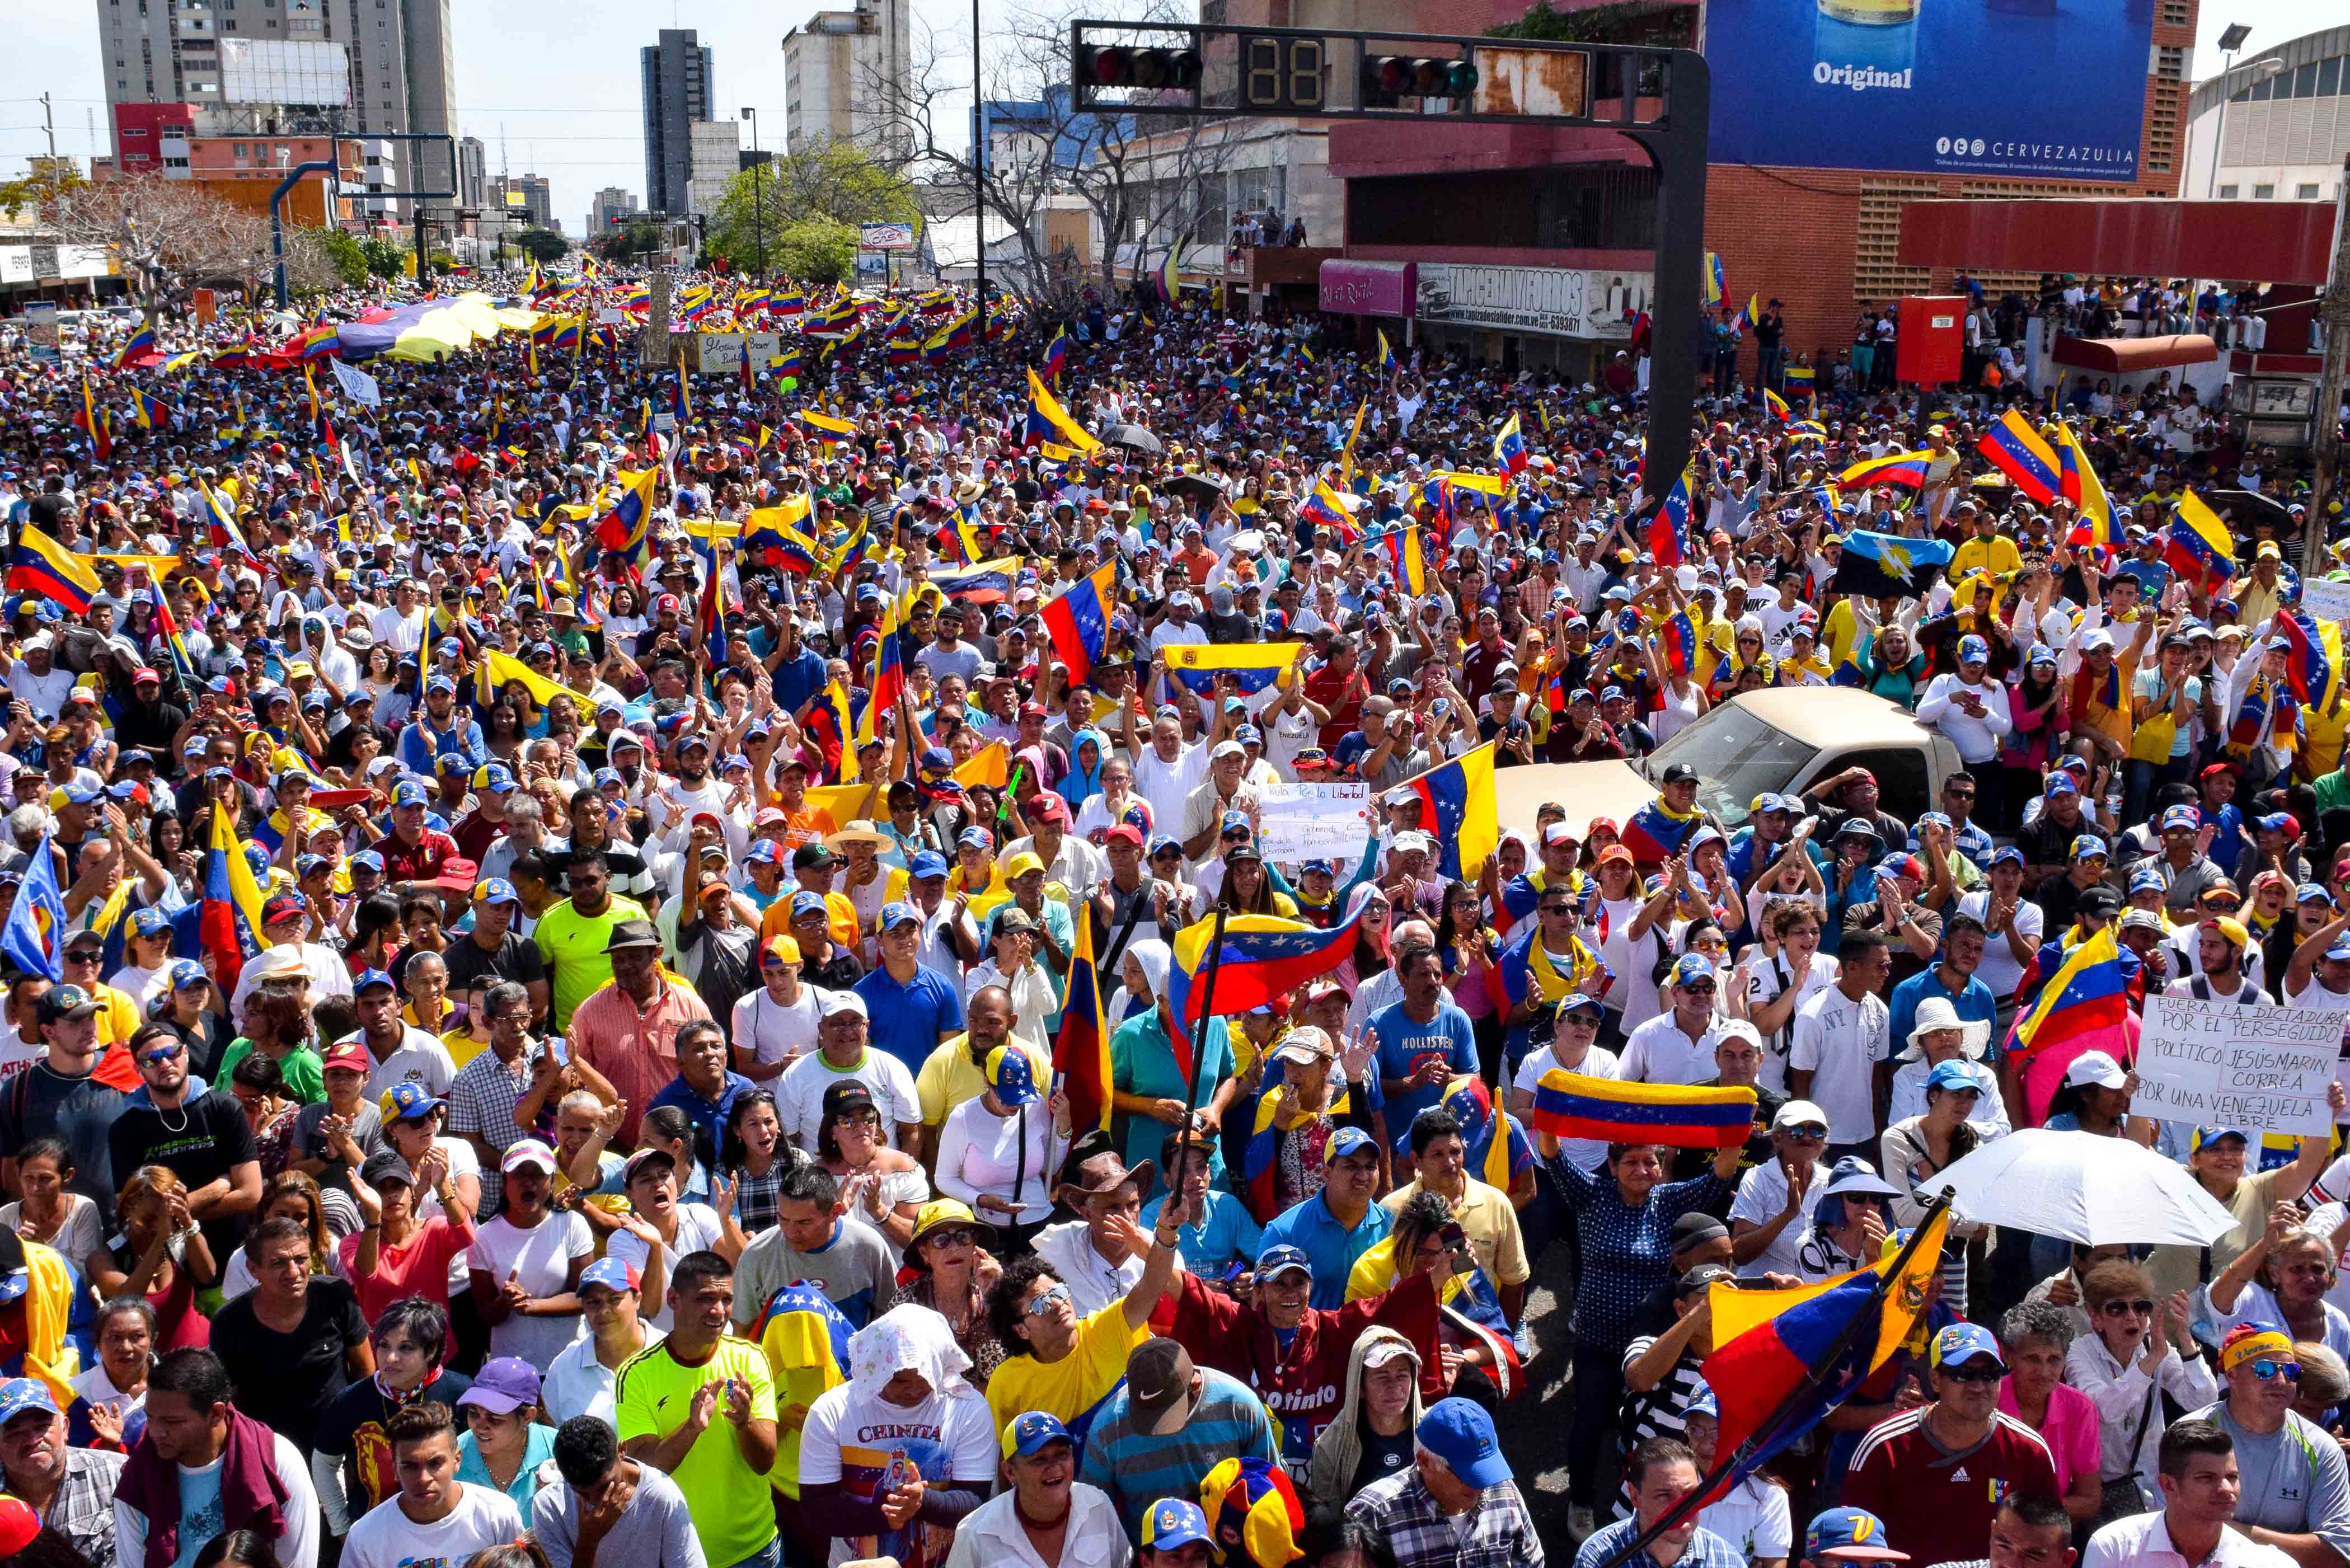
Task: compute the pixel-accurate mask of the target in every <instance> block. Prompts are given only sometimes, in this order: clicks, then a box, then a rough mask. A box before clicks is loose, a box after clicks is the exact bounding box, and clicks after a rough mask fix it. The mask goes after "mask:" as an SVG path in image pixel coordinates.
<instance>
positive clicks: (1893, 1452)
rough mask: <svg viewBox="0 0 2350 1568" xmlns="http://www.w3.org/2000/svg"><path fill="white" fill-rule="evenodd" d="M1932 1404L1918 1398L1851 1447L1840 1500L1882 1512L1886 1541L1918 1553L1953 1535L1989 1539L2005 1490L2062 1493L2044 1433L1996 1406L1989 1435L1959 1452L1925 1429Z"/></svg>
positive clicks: (1935, 1547) (1962, 1538) (1938, 1546)
mask: <svg viewBox="0 0 2350 1568" xmlns="http://www.w3.org/2000/svg"><path fill="white" fill-rule="evenodd" d="M1931 1408H1932V1407H1931V1406H1920V1407H1918V1408H1917V1409H1915V1410H1904V1411H1903V1412H1901V1414H1899V1415H1898V1416H1895V1417H1890V1418H1888V1419H1887V1420H1883V1421H1879V1422H1878V1423H1877V1425H1876V1426H1874V1427H1871V1428H1869V1429H1868V1435H1867V1436H1866V1437H1865V1438H1862V1439H1861V1440H1860V1447H1859V1448H1858V1449H1855V1450H1854V1451H1853V1456H1852V1470H1851V1473H1850V1474H1848V1475H1846V1477H1845V1482H1844V1498H1843V1501H1846V1502H1847V1503H1849V1504H1851V1505H1852V1506H1853V1507H1855V1508H1865V1509H1866V1510H1868V1511H1869V1512H1871V1513H1873V1514H1875V1515H1877V1518H1879V1519H1881V1520H1883V1521H1885V1533H1886V1538H1887V1544H1888V1545H1890V1546H1893V1547H1895V1548H1897V1549H1898V1550H1900V1551H1904V1552H1910V1553H1911V1554H1912V1555H1913V1556H1914V1555H1915V1554H1916V1553H1918V1552H1926V1553H1928V1554H1929V1555H1931V1554H1933V1553H1936V1552H1939V1551H1940V1549H1941V1548H1942V1547H1943V1546H1946V1545H1949V1544H1950V1543H1952V1542H1961V1543H1962V1542H1975V1541H1988V1540H1990V1539H1991V1515H1993V1514H1994V1513H1997V1512H1998V1511H1999V1500H2000V1499H2001V1498H2002V1497H2005V1496H2006V1495H2008V1494H2009V1493H2010V1492H2019V1491H2036V1492H2041V1493H2043V1494H2045V1495H2047V1496H2049V1497H2054V1496H2056V1495H2057V1492H2056V1462H2055V1460H2054V1459H2053V1458H2052V1457H2051V1456H2050V1454H2049V1452H2048V1445H2047V1444H2046V1443H2044V1442H2043V1441H2041V1438H2040V1434H2039V1433H2037V1432H2035V1431H2033V1429H2032V1428H2029V1427H2027V1426H2025V1425H2024V1424H2023V1423H2022V1422H2021V1421H2019V1420H2017V1419H2016V1418H2015V1417H2012V1416H2010V1415H2008V1414H2006V1413H2005V1412H2003V1411H1995V1412H1993V1414H1992V1416H1991V1435H1990V1436H1989V1437H1987V1438H1984V1439H1983V1440H1982V1441H1981V1443H1978V1444H1977V1445H1976V1446H1975V1447H1973V1448H1971V1449H1967V1450H1966V1451H1965V1452H1963V1453H1956V1454H1954V1453H1950V1452H1949V1451H1948V1450H1946V1449H1943V1447H1942V1446H1941V1445H1940V1444H1939V1443H1938V1442H1936V1441H1935V1440H1934V1438H1932V1436H1931V1435H1930V1434H1929V1432H1928V1430H1927V1428H1926V1415H1927V1412H1928V1411H1929V1410H1930V1409H1931ZM1910 1543H1914V1544H1910Z"/></svg>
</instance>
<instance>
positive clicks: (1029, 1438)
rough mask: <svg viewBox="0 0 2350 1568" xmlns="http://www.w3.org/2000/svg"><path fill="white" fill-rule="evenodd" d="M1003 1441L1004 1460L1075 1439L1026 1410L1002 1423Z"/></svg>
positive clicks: (1042, 1414)
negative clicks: (1046, 1445) (1048, 1445)
mask: <svg viewBox="0 0 2350 1568" xmlns="http://www.w3.org/2000/svg"><path fill="white" fill-rule="evenodd" d="M1047 1443H1067V1444H1070V1445H1071V1446H1072V1447H1074V1446H1075V1445H1076V1438H1072V1437H1071V1436H1070V1435H1069V1428H1067V1427H1066V1426H1064V1425H1062V1424H1061V1418H1060V1417H1058V1416H1055V1415H1054V1414H1053V1413H1052V1412H1051V1411H1049V1410H1028V1411H1024V1412H1023V1413H1022V1414H1020V1415H1017V1416H1014V1417H1012V1419H1010V1420H1009V1421H1006V1422H1004V1423H1003V1457H1004V1458H1005V1459H1010V1458H1011V1457H1012V1456H1013V1455H1014V1454H1017V1455H1019V1456H1020V1457H1021V1458H1022V1459H1030V1458H1033V1457H1034V1456H1035V1453H1036V1452H1037V1450H1039V1449H1042V1448H1044V1446H1045V1444H1047ZM1170 1501H1171V1500H1170ZM1177 1506H1180V1504H1179V1505H1177ZM1195 1511H1196V1510H1195ZM1153 1512H1156V1510H1153ZM1202 1522H1204V1521H1202Z"/></svg>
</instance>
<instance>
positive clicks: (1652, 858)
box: [1622, 795, 1705, 866]
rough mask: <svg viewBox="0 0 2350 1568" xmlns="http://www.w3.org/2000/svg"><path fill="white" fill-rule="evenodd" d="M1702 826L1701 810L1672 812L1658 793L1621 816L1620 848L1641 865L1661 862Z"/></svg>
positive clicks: (1703, 818)
mask: <svg viewBox="0 0 2350 1568" xmlns="http://www.w3.org/2000/svg"><path fill="white" fill-rule="evenodd" d="M1704 825H1705V813H1703V812H1701V811H1698V810H1695V809H1691V810H1690V811H1687V812H1678V811H1675V810H1674V809H1673V808H1672V807H1671V806H1670V805H1667V804H1666V803H1665V797H1664V796H1662V795H1659V796H1658V797H1657V798H1656V799H1654V800H1652V801H1650V802H1648V804H1647V805H1644V806H1642V807H1640V809H1639V810H1638V811H1636V812H1634V813H1633V814H1632V815H1629V816H1627V817H1626V818H1625V819H1624V835H1623V839H1622V842H1623V845H1624V847H1625V848H1627V849H1628V850H1630V851H1631V852H1632V858H1633V860H1634V861H1635V862H1636V863H1637V864H1638V865H1642V866H1656V865H1661V864H1663V863H1664V862H1665V861H1667V860H1669V859H1671V858H1672V857H1674V856H1676V855H1678V854H1679V853H1680V852H1681V846H1683V845H1684V844H1686V843H1688V842H1689V839H1690V836H1691V835H1692V834H1694V833H1696V832H1697V830H1698V829H1699V828H1700V827H1701V826H1704Z"/></svg>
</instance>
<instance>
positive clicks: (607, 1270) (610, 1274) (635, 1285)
mask: <svg viewBox="0 0 2350 1568" xmlns="http://www.w3.org/2000/svg"><path fill="white" fill-rule="evenodd" d="M589 1285H601V1286H603V1287H604V1288H605V1289H606V1290H608V1291H615V1292H618V1291H633V1290H640V1289H642V1288H643V1286H642V1284H641V1282H639V1278H638V1274H637V1271H636V1270H634V1269H632V1268H630V1267H629V1265H628V1264H627V1263H625V1262H621V1261H620V1260H619V1259H618V1258H611V1257H605V1258H598V1259H597V1260H596V1261H595V1262H592V1263H590V1264H588V1265H587V1267H586V1268H584V1269H582V1270H580V1271H579V1288H580V1289H581V1290H583V1291H584V1290H586V1289H587V1287H588V1286H589Z"/></svg>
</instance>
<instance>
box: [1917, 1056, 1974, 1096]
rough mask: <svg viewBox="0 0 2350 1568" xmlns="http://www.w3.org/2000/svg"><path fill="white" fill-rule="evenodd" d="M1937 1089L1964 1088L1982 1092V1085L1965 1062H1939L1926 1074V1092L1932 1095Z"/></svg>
mask: <svg viewBox="0 0 2350 1568" xmlns="http://www.w3.org/2000/svg"><path fill="white" fill-rule="evenodd" d="M1936 1089H1951V1090H1960V1089H1964V1090H1972V1091H1973V1092H1974V1093H1976V1094H1981V1092H1982V1085H1981V1084H1979V1083H1977V1082H1976V1081H1975V1075H1973V1074H1972V1073H1970V1072H1968V1071H1967V1064H1965V1063H1963V1062H1937V1063H1936V1064H1934V1070H1933V1071H1932V1072H1930V1073H1929V1074H1927V1075H1926V1092H1927V1093H1928V1094H1929V1095H1930V1094H1932V1093H1933V1092H1934V1091H1935V1090H1936Z"/></svg>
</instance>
